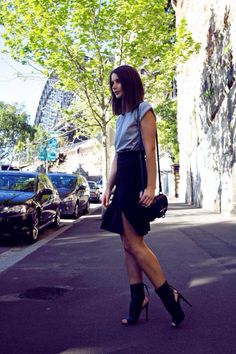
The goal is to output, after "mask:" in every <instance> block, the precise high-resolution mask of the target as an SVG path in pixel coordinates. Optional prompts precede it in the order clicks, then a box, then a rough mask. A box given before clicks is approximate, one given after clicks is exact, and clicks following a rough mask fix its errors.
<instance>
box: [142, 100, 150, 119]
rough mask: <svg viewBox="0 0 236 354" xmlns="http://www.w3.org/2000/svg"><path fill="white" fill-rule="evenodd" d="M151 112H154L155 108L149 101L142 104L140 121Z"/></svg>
mask: <svg viewBox="0 0 236 354" xmlns="http://www.w3.org/2000/svg"><path fill="white" fill-rule="evenodd" d="M150 110H151V111H153V108H152V105H151V104H150V103H149V102H147V101H143V102H141V103H140V105H139V119H140V120H141V119H142V118H143V116H144V115H145V114H146V113H147V112H148V111H150Z"/></svg>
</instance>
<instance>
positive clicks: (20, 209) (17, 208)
mask: <svg viewBox="0 0 236 354" xmlns="http://www.w3.org/2000/svg"><path fill="white" fill-rule="evenodd" d="M26 210H27V208H26V205H24V204H22V205H14V206H7V207H4V208H3V211H4V212H7V213H22V214H24V213H26Z"/></svg>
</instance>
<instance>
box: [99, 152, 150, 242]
mask: <svg viewBox="0 0 236 354" xmlns="http://www.w3.org/2000/svg"><path fill="white" fill-rule="evenodd" d="M142 159H143V166H144V171H143V176H144V183H145V185H146V169H145V166H146V164H145V158H144V155H142ZM141 190H142V183H141V164H140V153H139V151H126V152H120V153H118V159H117V173H116V187H115V192H114V196H113V198H112V201H111V203H110V204H109V206H108V207H107V209H106V211H105V213H104V216H103V220H102V224H101V228H102V229H104V230H107V231H110V232H114V233H118V234H120V235H122V234H123V223H122V218H121V213H123V214H124V215H125V217H126V219H127V220H128V222H129V223H130V225H131V226H132V227H133V228H134V230H135V231H136V233H137V234H138V235H139V236H144V235H146V234H147V233H148V231H149V230H150V223H149V221H148V220H147V217H146V213H145V208H144V207H142V206H141V205H140V204H139V194H140V191H141Z"/></svg>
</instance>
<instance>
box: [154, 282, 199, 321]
mask: <svg viewBox="0 0 236 354" xmlns="http://www.w3.org/2000/svg"><path fill="white" fill-rule="evenodd" d="M155 291H156V293H157V295H158V296H159V297H160V299H161V301H162V302H163V304H164V306H165V308H166V310H167V311H168V312H169V314H170V315H171V316H172V323H171V324H172V326H173V327H177V326H178V325H179V324H180V323H181V322H182V321H183V319H184V317H185V315H184V311H183V310H182V308H181V306H180V299H182V300H184V301H185V302H186V303H187V304H188V305H189V306H192V305H191V304H190V303H189V302H188V301H187V300H186V299H185V298H184V297H183V295H182V294H180V293H179V292H178V291H177V290H176V289H175V288H173V287H172V286H170V285H169V284H168V283H167V281H166V282H165V283H164V284H163V285H162V286H161V287H160V288H158V289H156V290H155Z"/></svg>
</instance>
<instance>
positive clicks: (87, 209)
mask: <svg viewBox="0 0 236 354" xmlns="http://www.w3.org/2000/svg"><path fill="white" fill-rule="evenodd" d="M89 208H90V204H89V201H88V202H87V204H86V207H85V209H84V214H87V213H88V212H89Z"/></svg>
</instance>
